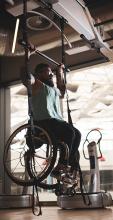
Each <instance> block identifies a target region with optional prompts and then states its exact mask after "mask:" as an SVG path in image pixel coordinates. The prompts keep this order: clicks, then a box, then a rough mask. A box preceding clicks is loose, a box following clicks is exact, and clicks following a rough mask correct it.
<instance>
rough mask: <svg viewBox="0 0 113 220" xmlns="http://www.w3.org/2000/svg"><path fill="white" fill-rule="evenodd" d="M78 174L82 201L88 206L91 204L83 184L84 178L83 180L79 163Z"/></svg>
mask: <svg viewBox="0 0 113 220" xmlns="http://www.w3.org/2000/svg"><path fill="white" fill-rule="evenodd" d="M79 175H80V190H81V195H82V198H83V201H84V204H85V205H87V206H89V205H91V200H90V198H89V195H88V193H87V190H86V188H85V184H84V180H83V176H82V171H81V168H80V165H79Z"/></svg>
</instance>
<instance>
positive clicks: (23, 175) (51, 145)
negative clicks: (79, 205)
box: [3, 123, 74, 195]
mask: <svg viewBox="0 0 113 220" xmlns="http://www.w3.org/2000/svg"><path fill="white" fill-rule="evenodd" d="M62 150H63V152H65V158H66V159H67V160H68V157H69V150H68V146H67V144H65V143H64V142H62V141H61V140H56V138H55V136H54V134H52V133H50V132H49V133H48V132H47V131H46V130H45V129H43V128H42V127H41V126H38V125H34V126H33V131H32V128H31V125H30V124H29V123H28V124H24V125H22V126H20V127H19V128H17V129H16V130H15V131H14V132H13V133H12V135H11V136H10V137H9V139H8V141H7V143H6V146H5V150H4V156H3V163H4V168H5V171H6V173H7V175H8V176H9V177H10V179H11V180H12V181H13V182H15V183H16V184H19V185H21V186H32V185H34V184H37V186H39V187H41V188H43V189H48V190H50V189H55V192H56V194H57V195H59V194H60V193H61V191H63V190H64V191H66V189H65V188H66V184H64V185H63V179H64V178H63V177H64V176H65V173H67V172H68V170H65V173H63V171H61V176H60V178H59V179H56V178H51V179H52V182H48V177H51V176H50V175H51V172H52V170H53V169H54V167H55V166H57V163H58V161H59V158H60V154H61V151H62ZM68 168H69V167H67V169H68ZM73 185H74V184H73ZM68 191H70V192H71V194H73V193H74V187H71V190H70V187H69V188H68Z"/></svg>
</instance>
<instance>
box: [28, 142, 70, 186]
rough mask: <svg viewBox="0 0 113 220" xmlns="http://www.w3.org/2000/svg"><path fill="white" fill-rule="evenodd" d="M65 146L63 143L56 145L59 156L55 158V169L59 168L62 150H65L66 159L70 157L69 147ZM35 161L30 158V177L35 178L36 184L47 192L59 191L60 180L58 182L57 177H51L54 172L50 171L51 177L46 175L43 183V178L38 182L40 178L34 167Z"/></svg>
mask: <svg viewBox="0 0 113 220" xmlns="http://www.w3.org/2000/svg"><path fill="white" fill-rule="evenodd" d="M65 145H66V144H65V143H63V142H58V143H56V145H54V148H55V149H57V155H56V156H55V163H54V167H55V166H57V164H58V163H59V158H60V154H61V151H62V148H65V154H66V155H65V156H64V157H67V156H68V152H67V147H66V146H65ZM34 156H36V155H34ZM33 159H34V158H33V157H31V158H30V157H29V158H28V165H27V167H29V168H28V173H29V176H30V177H31V178H34V179H35V181H36V184H37V185H38V186H39V187H41V188H43V189H47V190H52V189H57V188H58V187H59V183H60V180H57V179H56V178H55V177H51V171H52V170H50V172H48V173H49V175H48V176H47V175H46V176H45V178H43V179H42V181H41V177H40V181H38V178H39V176H38V175H37V173H36V171H35V169H34V167H33V166H34V163H33V161H32V160H33ZM65 159H66V158H65ZM34 161H36V159H34ZM54 167H53V168H54ZM43 177H44V175H43Z"/></svg>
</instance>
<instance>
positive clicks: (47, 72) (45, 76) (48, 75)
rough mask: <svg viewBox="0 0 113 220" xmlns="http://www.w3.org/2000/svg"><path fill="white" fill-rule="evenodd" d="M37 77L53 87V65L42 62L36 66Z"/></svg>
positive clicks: (35, 73)
mask: <svg viewBox="0 0 113 220" xmlns="http://www.w3.org/2000/svg"><path fill="white" fill-rule="evenodd" d="M34 77H35V79H39V80H40V81H41V82H43V83H45V84H47V85H49V86H51V87H53V86H54V83H53V73H52V70H51V67H50V66H49V65H48V64H45V63H40V64H38V65H37V66H36V67H35V72H34Z"/></svg>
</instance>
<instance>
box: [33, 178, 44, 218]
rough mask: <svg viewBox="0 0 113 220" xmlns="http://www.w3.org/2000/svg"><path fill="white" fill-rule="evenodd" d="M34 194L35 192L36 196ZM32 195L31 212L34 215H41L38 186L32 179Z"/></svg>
mask: <svg viewBox="0 0 113 220" xmlns="http://www.w3.org/2000/svg"><path fill="white" fill-rule="evenodd" d="M35 192H36V193H35ZM35 194H36V196H35ZM32 196H33V198H32V212H33V214H34V215H36V216H39V215H42V209H41V204H40V201H39V195H38V187H37V184H36V181H34V184H33V194H32Z"/></svg>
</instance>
